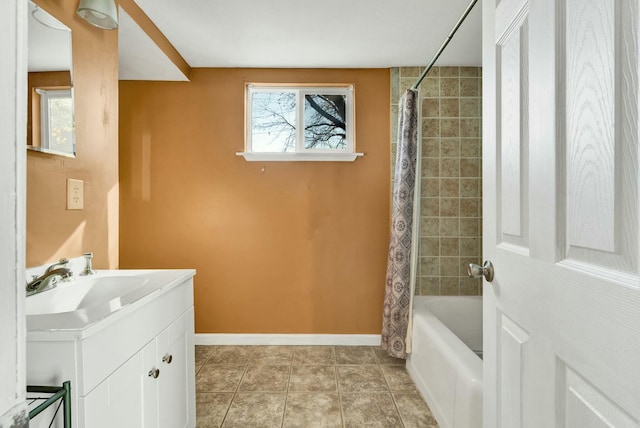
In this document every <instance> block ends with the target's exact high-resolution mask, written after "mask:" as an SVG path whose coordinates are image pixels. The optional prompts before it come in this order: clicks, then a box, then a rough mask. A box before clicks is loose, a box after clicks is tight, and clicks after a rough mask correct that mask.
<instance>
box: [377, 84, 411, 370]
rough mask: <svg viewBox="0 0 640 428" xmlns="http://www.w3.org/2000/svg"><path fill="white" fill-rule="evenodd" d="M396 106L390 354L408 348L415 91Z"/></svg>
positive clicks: (386, 329) (387, 300)
mask: <svg viewBox="0 0 640 428" xmlns="http://www.w3.org/2000/svg"><path fill="white" fill-rule="evenodd" d="M399 110H400V111H399V112H398V144H397V146H398V148H397V152H396V167H395V174H394V181H393V183H394V184H393V195H392V197H393V205H392V213H391V238H390V242H389V259H388V261H387V282H386V291H385V296H384V312H383V319H382V348H383V349H386V351H387V353H388V354H389V355H390V356H392V357H395V358H406V357H407V352H410V349H407V332H408V331H409V326H410V314H411V304H412V300H413V299H412V296H413V284H412V283H411V250H412V240H413V239H412V238H413V210H414V188H415V182H416V159H417V153H418V141H417V140H418V92H417V91H414V90H412V89H408V90H407V91H406V92H405V93H404V95H402V98H400V109H399Z"/></svg>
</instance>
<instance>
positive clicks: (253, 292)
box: [119, 69, 390, 334]
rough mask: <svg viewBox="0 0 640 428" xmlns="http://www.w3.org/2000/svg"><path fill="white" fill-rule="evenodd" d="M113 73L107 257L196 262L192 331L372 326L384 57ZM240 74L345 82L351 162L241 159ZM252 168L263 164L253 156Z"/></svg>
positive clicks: (381, 266)
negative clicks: (362, 66) (353, 65)
mask: <svg viewBox="0 0 640 428" xmlns="http://www.w3.org/2000/svg"><path fill="white" fill-rule="evenodd" d="M191 78H192V80H191V82H188V83H183V82H120V95H119V96H120V265H121V267H122V268H142V267H146V268H170V267H175V268H196V269H197V276H196V278H195V300H196V303H195V305H196V331H197V332H198V333H317V334H320V333H326V334H339V333H352V334H353V333H361V334H379V332H380V325H381V319H382V302H383V297H384V282H385V270H386V259H387V250H388V239H389V203H390V202H389V192H390V181H389V175H390V172H389V164H390V159H389V141H390V125H389V115H390V113H389V105H390V100H389V87H390V86H389V78H390V76H389V70H388V69H367V70H324V69H323V70H293V69H286V70H284V69H279V70H272V69H193V70H192V74H191ZM247 82H272V83H278V82H282V83H285V82H286V83H332V82H333V83H353V84H354V85H355V97H356V126H357V128H356V144H357V149H358V151H361V152H364V153H365V157H364V158H360V159H358V160H356V161H355V162H264V163H262V162H246V161H245V160H244V159H243V158H241V157H238V156H236V152H239V151H242V150H243V147H244V88H245V83H247ZM263 169H264V170H263Z"/></svg>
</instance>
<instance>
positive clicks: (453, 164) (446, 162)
mask: <svg viewBox="0 0 640 428" xmlns="http://www.w3.org/2000/svg"><path fill="white" fill-rule="evenodd" d="M459 175H460V160H459V159H457V158H455V159H440V176H441V177H458V176H459Z"/></svg>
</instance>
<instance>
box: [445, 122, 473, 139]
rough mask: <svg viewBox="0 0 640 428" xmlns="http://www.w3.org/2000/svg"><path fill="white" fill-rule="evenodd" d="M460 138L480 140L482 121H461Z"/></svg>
mask: <svg viewBox="0 0 640 428" xmlns="http://www.w3.org/2000/svg"><path fill="white" fill-rule="evenodd" d="M441 132H442V131H441ZM460 136H461V137H471V138H480V119H469V118H466V119H460Z"/></svg>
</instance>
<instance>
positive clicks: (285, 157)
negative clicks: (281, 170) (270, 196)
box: [236, 152, 364, 162]
mask: <svg viewBox="0 0 640 428" xmlns="http://www.w3.org/2000/svg"><path fill="white" fill-rule="evenodd" d="M236 156H243V157H244V159H245V160H246V161H248V162H257V161H258V162H315V161H321V162H353V161H355V160H356V159H357V158H358V157H360V156H364V153H251V152H237V153H236Z"/></svg>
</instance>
